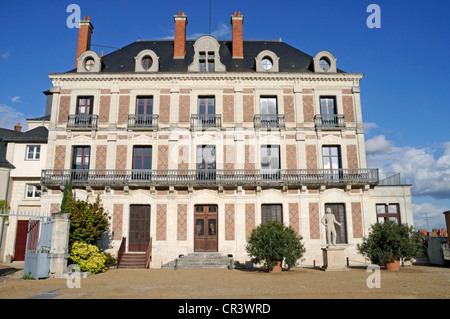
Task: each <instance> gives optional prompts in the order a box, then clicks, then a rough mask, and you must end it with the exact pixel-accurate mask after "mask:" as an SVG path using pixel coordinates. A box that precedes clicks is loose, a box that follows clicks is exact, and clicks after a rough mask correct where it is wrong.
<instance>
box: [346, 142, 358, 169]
mask: <svg viewBox="0 0 450 319" xmlns="http://www.w3.org/2000/svg"><path fill="white" fill-rule="evenodd" d="M347 166H348V168H358V152H357V150H356V145H347Z"/></svg>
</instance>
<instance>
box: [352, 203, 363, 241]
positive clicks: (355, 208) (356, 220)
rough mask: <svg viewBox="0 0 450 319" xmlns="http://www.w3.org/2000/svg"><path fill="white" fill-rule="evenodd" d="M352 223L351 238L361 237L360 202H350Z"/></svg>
mask: <svg viewBox="0 0 450 319" xmlns="http://www.w3.org/2000/svg"><path fill="white" fill-rule="evenodd" d="M352 223H353V238H362V237H363V224H362V210H361V203H359V202H354V203H352Z"/></svg>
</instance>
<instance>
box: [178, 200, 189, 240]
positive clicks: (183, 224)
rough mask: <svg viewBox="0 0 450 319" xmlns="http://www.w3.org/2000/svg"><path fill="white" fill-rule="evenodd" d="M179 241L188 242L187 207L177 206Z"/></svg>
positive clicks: (184, 205) (183, 205)
mask: <svg viewBox="0 0 450 319" xmlns="http://www.w3.org/2000/svg"><path fill="white" fill-rule="evenodd" d="M177 240H187V205H186V204H178V206H177Z"/></svg>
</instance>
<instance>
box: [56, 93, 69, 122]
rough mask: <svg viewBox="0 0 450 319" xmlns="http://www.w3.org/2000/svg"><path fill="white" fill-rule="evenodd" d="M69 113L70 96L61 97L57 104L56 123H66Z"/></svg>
mask: <svg viewBox="0 0 450 319" xmlns="http://www.w3.org/2000/svg"><path fill="white" fill-rule="evenodd" d="M69 112H70V96H61V100H60V103H59V114H58V122H59V123H67V119H68V117H69Z"/></svg>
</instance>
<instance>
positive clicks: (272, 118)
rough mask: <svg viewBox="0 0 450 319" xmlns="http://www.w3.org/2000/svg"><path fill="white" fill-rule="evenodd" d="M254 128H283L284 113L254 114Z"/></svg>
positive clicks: (284, 121)
mask: <svg viewBox="0 0 450 319" xmlns="http://www.w3.org/2000/svg"><path fill="white" fill-rule="evenodd" d="M253 122H254V124H255V128H268V129H270V128H283V127H285V126H286V125H285V123H286V119H285V116H284V114H255V116H254V117H253Z"/></svg>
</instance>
